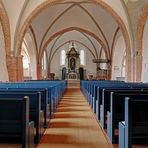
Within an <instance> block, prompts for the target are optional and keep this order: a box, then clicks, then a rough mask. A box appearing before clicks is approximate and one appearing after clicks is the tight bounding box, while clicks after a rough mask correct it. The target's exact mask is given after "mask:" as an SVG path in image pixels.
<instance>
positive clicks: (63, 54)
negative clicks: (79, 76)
mask: <svg viewBox="0 0 148 148" xmlns="http://www.w3.org/2000/svg"><path fill="white" fill-rule="evenodd" d="M65 59H66V52H65V50H62V51H61V62H60V64H61V65H65Z"/></svg>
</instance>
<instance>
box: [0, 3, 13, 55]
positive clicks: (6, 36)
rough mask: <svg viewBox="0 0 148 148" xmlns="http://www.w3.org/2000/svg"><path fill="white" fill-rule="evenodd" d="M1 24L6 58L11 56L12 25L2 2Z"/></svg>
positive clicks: (0, 4)
mask: <svg viewBox="0 0 148 148" xmlns="http://www.w3.org/2000/svg"><path fill="white" fill-rule="evenodd" d="M0 22H1V24H2V28H3V33H4V40H5V50H6V57H7V56H9V55H10V54H11V50H10V48H11V39H10V24H9V19H8V15H7V12H6V10H5V7H4V6H3V4H2V2H0Z"/></svg>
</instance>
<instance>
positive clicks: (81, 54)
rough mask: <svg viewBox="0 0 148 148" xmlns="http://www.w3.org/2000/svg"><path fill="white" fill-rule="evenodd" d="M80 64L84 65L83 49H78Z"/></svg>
mask: <svg viewBox="0 0 148 148" xmlns="http://www.w3.org/2000/svg"><path fill="white" fill-rule="evenodd" d="M80 64H81V65H85V53H84V50H80Z"/></svg>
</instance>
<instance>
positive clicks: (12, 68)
mask: <svg viewBox="0 0 148 148" xmlns="http://www.w3.org/2000/svg"><path fill="white" fill-rule="evenodd" d="M6 59H7V69H8V75H9V81H17V59H16V58H15V57H14V56H7V57H6Z"/></svg>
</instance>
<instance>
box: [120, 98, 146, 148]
mask: <svg viewBox="0 0 148 148" xmlns="http://www.w3.org/2000/svg"><path fill="white" fill-rule="evenodd" d="M147 115H148V97H147V98H146V97H145V98H144V97H142V96H140V97H139V98H135V97H131V98H129V97H127V98H126V99H125V120H124V122H123V121H122V122H120V123H119V148H131V147H132V144H139V147H141V146H140V145H142V144H144V145H145V144H148V118H147Z"/></svg>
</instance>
